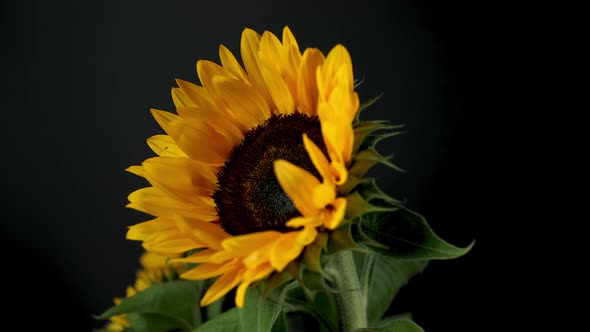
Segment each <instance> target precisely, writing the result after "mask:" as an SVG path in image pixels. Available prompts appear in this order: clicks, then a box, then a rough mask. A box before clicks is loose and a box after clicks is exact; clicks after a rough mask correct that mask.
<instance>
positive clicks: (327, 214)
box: [322, 197, 346, 229]
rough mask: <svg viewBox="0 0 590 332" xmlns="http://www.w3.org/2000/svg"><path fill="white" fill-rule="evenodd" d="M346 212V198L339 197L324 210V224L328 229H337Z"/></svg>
mask: <svg viewBox="0 0 590 332" xmlns="http://www.w3.org/2000/svg"><path fill="white" fill-rule="evenodd" d="M345 212H346V198H344V197H339V198H337V199H336V200H334V201H333V202H332V203H331V204H330V207H329V208H328V209H325V210H324V211H322V219H324V226H325V227H326V228H328V229H336V228H337V227H338V226H339V225H340V223H341V222H342V220H343V219H344V214H345Z"/></svg>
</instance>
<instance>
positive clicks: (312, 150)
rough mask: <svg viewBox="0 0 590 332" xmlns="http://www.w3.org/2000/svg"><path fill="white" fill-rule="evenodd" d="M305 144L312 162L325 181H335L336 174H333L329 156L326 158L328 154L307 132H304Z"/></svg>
mask: <svg viewBox="0 0 590 332" xmlns="http://www.w3.org/2000/svg"><path fill="white" fill-rule="evenodd" d="M303 146H305V150H306V151H307V154H308V155H309V158H310V159H311V162H312V163H313V165H314V166H315V168H316V169H317V170H318V172H319V173H320V175H321V176H322V178H323V179H324V181H329V182H331V183H334V182H335V181H334V174H332V170H331V168H330V162H329V161H328V158H326V155H324V153H323V152H322V150H320V148H319V147H318V146H317V145H316V144H315V143H314V142H313V141H312V140H311V139H310V138H309V137H308V136H307V134H305V133H304V134H303Z"/></svg>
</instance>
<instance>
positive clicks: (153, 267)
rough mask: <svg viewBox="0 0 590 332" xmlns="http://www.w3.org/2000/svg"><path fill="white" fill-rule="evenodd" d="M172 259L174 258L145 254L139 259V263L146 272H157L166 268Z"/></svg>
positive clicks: (150, 253)
mask: <svg viewBox="0 0 590 332" xmlns="http://www.w3.org/2000/svg"><path fill="white" fill-rule="evenodd" d="M170 257H174V256H170V255H158V254H154V253H152V252H144V253H143V254H142V255H141V257H139V263H140V264H141V266H142V267H143V269H144V270H147V271H157V270H161V269H163V268H165V267H166V266H167V265H168V260H169V258H170Z"/></svg>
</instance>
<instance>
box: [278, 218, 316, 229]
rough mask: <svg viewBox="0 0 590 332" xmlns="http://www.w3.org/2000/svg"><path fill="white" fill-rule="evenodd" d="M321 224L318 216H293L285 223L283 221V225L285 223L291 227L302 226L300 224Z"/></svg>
mask: <svg viewBox="0 0 590 332" xmlns="http://www.w3.org/2000/svg"><path fill="white" fill-rule="evenodd" d="M322 224H323V222H322V219H321V218H319V217H295V218H293V219H291V220H289V221H287V223H285V225H287V226H288V227H293V228H298V227H302V226H308V227H318V226H321V225H322Z"/></svg>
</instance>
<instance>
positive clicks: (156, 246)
mask: <svg viewBox="0 0 590 332" xmlns="http://www.w3.org/2000/svg"><path fill="white" fill-rule="evenodd" d="M177 233H178V234H177V236H176V237H173V236H170V237H165V238H161V239H160V238H158V239H157V240H154V241H152V240H147V241H143V243H142V246H143V247H144V248H145V250H147V251H152V252H156V253H160V254H174V255H178V254H182V253H184V252H186V251H189V250H192V249H196V248H201V247H203V245H202V244H199V243H195V242H194V241H193V240H191V239H189V238H186V237H181V236H183V235H182V234H181V233H180V232H178V231H177Z"/></svg>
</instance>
